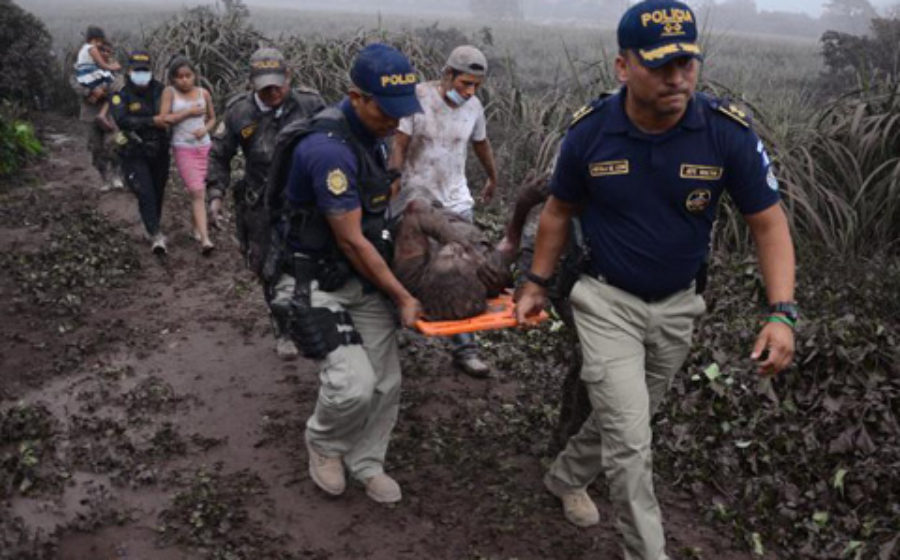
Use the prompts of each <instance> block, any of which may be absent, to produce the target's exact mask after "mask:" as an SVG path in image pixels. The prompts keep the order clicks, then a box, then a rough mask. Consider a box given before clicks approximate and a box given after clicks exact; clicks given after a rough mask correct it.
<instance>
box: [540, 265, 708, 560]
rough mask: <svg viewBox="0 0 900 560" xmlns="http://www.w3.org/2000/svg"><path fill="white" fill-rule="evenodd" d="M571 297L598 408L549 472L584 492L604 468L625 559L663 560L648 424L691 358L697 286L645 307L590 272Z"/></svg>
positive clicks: (700, 305)
mask: <svg viewBox="0 0 900 560" xmlns="http://www.w3.org/2000/svg"><path fill="white" fill-rule="evenodd" d="M570 300H571V303H572V310H573V312H574V316H575V325H576V328H577V330H578V337H579V339H580V341H581V348H582V352H583V353H584V366H583V369H582V371H581V377H582V379H583V380H584V382H585V385H586V387H587V390H588V395H589V397H590V400H591V406H592V409H593V410H592V412H591V415H590V416H589V417H588V419H587V420H586V421H585V423H584V425H583V426H582V427H581V430H580V431H579V432H578V433H577V434H576V435H574V436H572V437H571V438H570V439H569V442H568V444H567V445H566V447H565V449H564V450H563V451H562V452H561V453H560V454H559V455H558V456H557V457H556V460H555V461H554V462H553V464H552V465H551V467H550V474H551V476H553V477H554V478H555V479H557V481H559V482H560V483H562V484H563V485H566V486H569V487H570V488H573V489H578V488H586V487H587V486H588V485H589V484H591V483H592V482H593V481H594V479H595V478H596V477H597V475H599V474H600V472H601V471H602V472H603V473H604V474H605V475H606V478H607V481H608V483H609V491H610V500H611V501H612V504H613V508H614V511H615V515H616V524H617V526H618V528H619V530H620V531H621V533H622V535H623V537H624V555H625V558H626V560H665V559H667V558H668V556H667V555H666V551H665V548H666V547H665V544H666V543H665V537H664V535H663V528H662V515H661V513H660V508H659V504H658V503H657V501H656V495H655V494H654V492H653V468H652V455H651V450H650V443H651V439H652V435H653V434H652V432H651V429H650V419H651V417H652V416H653V413H654V412H656V409H657V408H658V406H659V404H660V401H662V399H663V396H664V395H665V393H666V391H667V389H668V388H669V386H670V385H671V383H672V379H673V377H674V375H675V373H676V372H677V371H678V370H679V369H680V368H681V366H682V364H683V363H684V361H685V359H686V358H687V355H688V351H689V350H690V345H691V335H692V332H693V327H694V320H695V319H696V318H697V317H698V316H700V315H701V314H702V313H703V312H704V311H705V309H706V305H705V303H704V302H703V298H702V297H701V296H699V295H697V294H696V293H695V292H694V288H693V286H691V287H690V288H689V289H687V290H683V291H680V292H677V293H675V294H673V295H672V296H670V297H668V298H666V299H664V300H661V301H658V302H654V303H647V302H645V301H644V300H642V299H640V298H638V297H636V296H634V295H631V294H630V293H628V292H625V291H623V290H620V289H618V288H615V287H613V286H611V285H609V284H607V283H606V282H605V281H603V280H598V279H596V278H592V277H590V276H585V275H583V276H582V277H581V278H580V279H579V281H578V282H577V283H576V284H575V287H574V288H573V290H572V294H571V296H570Z"/></svg>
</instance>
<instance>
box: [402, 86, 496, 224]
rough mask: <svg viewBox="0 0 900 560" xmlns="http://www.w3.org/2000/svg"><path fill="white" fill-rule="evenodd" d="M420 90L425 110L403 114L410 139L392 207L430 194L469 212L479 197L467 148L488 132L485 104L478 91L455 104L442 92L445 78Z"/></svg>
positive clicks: (449, 206)
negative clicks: (469, 180)
mask: <svg viewBox="0 0 900 560" xmlns="http://www.w3.org/2000/svg"><path fill="white" fill-rule="evenodd" d="M416 96H417V97H418V98H419V103H420V104H421V105H422V111H423V112H421V113H416V114H415V115H413V116H410V117H406V118H403V119H401V120H400V126H399V127H398V130H399V131H400V132H403V133H404V134H406V135H408V136H409V137H410V141H409V147H408V148H407V151H406V161H405V163H404V166H403V170H402V171H403V178H402V179H401V189H400V194H399V195H398V196H397V198H396V200H395V201H394V203H393V204H392V207H393V208H394V210H395V212H396V211H402V209H403V208H404V207H405V206H406V203H407V202H408V201H409V200H411V199H412V197H413V196H415V195H425V196H427V197H430V198H433V199H436V200H438V201H439V202H440V203H441V204H443V206H444V208H446V209H447V210H450V211H451V212H456V213H463V212H467V211H469V210H471V209H472V207H473V206H474V205H475V200H474V199H473V198H472V193H471V192H470V191H469V184H468V183H467V182H466V154H467V150H468V147H469V142H480V141H482V140H484V139H485V138H487V126H486V123H485V118H484V107H483V106H482V105H481V101H480V100H479V99H478V98H477V97H474V96H473V97H472V98H471V99H469V100H468V101H467V102H466V103H464V104H463V105H462V106H460V107H451V106H450V105H448V104H447V103H446V102H445V101H444V99H443V97H442V96H441V92H440V82H425V83H422V84H419V85H417V86H416Z"/></svg>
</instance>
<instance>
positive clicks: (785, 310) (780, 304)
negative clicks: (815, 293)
mask: <svg viewBox="0 0 900 560" xmlns="http://www.w3.org/2000/svg"><path fill="white" fill-rule="evenodd" d="M769 313H781V314H783V315H784V316H785V318H787V319H788V320H789V321H790V322H792V323H796V322H797V320H798V319H799V318H800V313H799V312H798V311H797V303H796V302H793V301H776V302H775V303H773V304H772V305H770V306H769Z"/></svg>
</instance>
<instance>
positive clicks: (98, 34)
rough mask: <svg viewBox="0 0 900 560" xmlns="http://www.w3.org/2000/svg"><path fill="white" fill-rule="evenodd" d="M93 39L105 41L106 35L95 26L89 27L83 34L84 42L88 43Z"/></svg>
mask: <svg viewBox="0 0 900 560" xmlns="http://www.w3.org/2000/svg"><path fill="white" fill-rule="evenodd" d="M94 39H106V33H104V32H103V29H101V28H100V27H97V26H96V25H89V26H88V28H87V31H85V32H84V40H85V41H88V42H90V41H93V40H94Z"/></svg>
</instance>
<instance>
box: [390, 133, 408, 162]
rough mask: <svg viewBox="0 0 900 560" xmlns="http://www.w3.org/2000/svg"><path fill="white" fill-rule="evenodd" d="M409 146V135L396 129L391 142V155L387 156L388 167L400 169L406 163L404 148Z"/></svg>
mask: <svg viewBox="0 0 900 560" xmlns="http://www.w3.org/2000/svg"><path fill="white" fill-rule="evenodd" d="M407 147H409V136H407V135H406V134H404V133H402V132H400V131H397V133H396V134H394V139H393V141H392V142H391V155H390V157H388V169H396V170H398V171H399V170H402V169H403V165H404V164H405V163H406V149H407Z"/></svg>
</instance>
